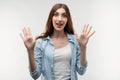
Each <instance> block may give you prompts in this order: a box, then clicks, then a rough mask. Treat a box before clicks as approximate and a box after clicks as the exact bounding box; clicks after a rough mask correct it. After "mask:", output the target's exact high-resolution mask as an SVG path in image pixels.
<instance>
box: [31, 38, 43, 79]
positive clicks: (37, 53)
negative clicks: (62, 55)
mask: <svg viewBox="0 0 120 80" xmlns="http://www.w3.org/2000/svg"><path fill="white" fill-rule="evenodd" d="M41 41H42V40H41V39H38V40H37V41H36V43H35V47H34V59H35V63H36V66H37V68H36V70H34V71H33V72H31V71H30V75H31V76H32V78H33V79H37V78H39V76H40V75H41V73H42V47H41Z"/></svg>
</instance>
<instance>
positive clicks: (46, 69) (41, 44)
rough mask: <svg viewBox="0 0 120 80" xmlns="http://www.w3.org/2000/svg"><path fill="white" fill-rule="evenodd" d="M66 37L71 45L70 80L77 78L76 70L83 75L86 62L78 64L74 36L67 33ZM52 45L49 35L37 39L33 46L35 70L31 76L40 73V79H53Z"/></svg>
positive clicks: (78, 48)
mask: <svg viewBox="0 0 120 80" xmlns="http://www.w3.org/2000/svg"><path fill="white" fill-rule="evenodd" d="M67 39H68V41H69V43H70V46H71V51H72V57H71V62H70V65H71V80H78V78H77V72H78V73H79V74H80V75H83V74H84V73H85V71H86V67H87V64H86V65H84V66H82V65H81V64H80V47H79V44H78V42H77V40H76V37H75V36H74V35H72V34H67ZM54 50H55V48H54V45H53V43H52V41H51V39H50V37H49V36H48V37H46V38H43V39H41V38H40V39H38V40H37V41H36V43H35V47H34V59H35V62H36V66H37V68H36V70H35V71H33V72H31V71H30V74H31V76H32V78H34V79H37V78H39V76H40V75H41V80H54V59H53V57H54Z"/></svg>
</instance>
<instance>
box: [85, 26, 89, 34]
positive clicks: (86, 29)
mask: <svg viewBox="0 0 120 80" xmlns="http://www.w3.org/2000/svg"><path fill="white" fill-rule="evenodd" d="M88 27H89V24H87V25H86V27H85V33H86V32H87V31H88Z"/></svg>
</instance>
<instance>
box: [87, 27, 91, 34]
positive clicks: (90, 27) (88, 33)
mask: <svg viewBox="0 0 120 80" xmlns="http://www.w3.org/2000/svg"><path fill="white" fill-rule="evenodd" d="M91 29H92V26H90V27H89V29H88V32H87V35H88V34H89V33H90V31H91Z"/></svg>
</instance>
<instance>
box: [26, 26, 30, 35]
mask: <svg viewBox="0 0 120 80" xmlns="http://www.w3.org/2000/svg"><path fill="white" fill-rule="evenodd" d="M27 31H28V35H31V31H30V28H29V27H27Z"/></svg>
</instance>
